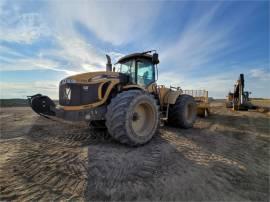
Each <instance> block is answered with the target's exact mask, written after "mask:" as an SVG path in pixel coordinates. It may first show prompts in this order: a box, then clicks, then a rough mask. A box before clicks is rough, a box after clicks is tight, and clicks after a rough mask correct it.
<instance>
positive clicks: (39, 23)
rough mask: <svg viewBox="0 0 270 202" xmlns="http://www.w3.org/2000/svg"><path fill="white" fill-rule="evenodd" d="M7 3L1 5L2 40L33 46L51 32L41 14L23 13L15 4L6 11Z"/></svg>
mask: <svg viewBox="0 0 270 202" xmlns="http://www.w3.org/2000/svg"><path fill="white" fill-rule="evenodd" d="M7 4H8V2H7V1H2V2H1V4H0V40H3V41H8V42H16V43H24V44H31V43H32V42H33V41H35V40H37V39H39V38H40V37H41V36H48V35H49V34H50V31H49V29H48V26H47V25H46V23H45V22H44V21H43V20H42V16H40V14H39V13H35V12H28V13H21V12H20V8H19V7H18V6H15V5H13V4H11V5H10V7H9V9H4V6H5V5H7Z"/></svg>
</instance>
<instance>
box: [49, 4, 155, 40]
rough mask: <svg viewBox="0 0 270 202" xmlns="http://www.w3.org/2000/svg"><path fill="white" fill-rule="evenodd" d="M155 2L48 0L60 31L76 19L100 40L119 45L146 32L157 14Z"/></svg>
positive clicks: (69, 26)
mask: <svg viewBox="0 0 270 202" xmlns="http://www.w3.org/2000/svg"><path fill="white" fill-rule="evenodd" d="M159 5H160V4H156V3H155V2H145V1H144V2H143V1H129V2H125V1H86V0H79V1H75V0H71V1H68V2H65V3H63V2H62V1H50V2H49V6H48V9H49V11H50V15H51V16H52V17H53V18H52V21H53V22H54V23H55V25H56V26H58V27H59V28H60V29H61V30H65V31H66V30H71V29H72V28H73V23H74V22H80V23H82V24H83V25H84V26H86V27H87V28H88V29H89V30H91V31H92V32H93V33H95V34H96V35H97V36H98V37H99V38H100V39H101V40H103V41H106V42H109V43H112V44H114V45H119V44H123V43H127V42H131V41H133V40H135V39H136V38H138V37H140V36H143V35H145V34H147V33H148V32H149V30H150V29H151V26H152V25H153V23H154V22H155V20H156V17H157V16H158V14H159V7H160V6H159Z"/></svg>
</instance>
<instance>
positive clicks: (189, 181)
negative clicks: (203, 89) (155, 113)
mask: <svg viewBox="0 0 270 202" xmlns="http://www.w3.org/2000/svg"><path fill="white" fill-rule="evenodd" d="M0 118H1V119H0V121H1V140H0V201H11V200H15V201H26V200H34V201H37V200H43V201H49V200H50V201H51V200H74V201H78V200H79V201H95V200H113V201H133V200H137V201H148V200H151V201H159V200H160V201H269V197H270V196H269V195H270V194H269V159H270V158H269V156H270V155H269V154H270V153H269V149H270V148H269V147H270V131H269V130H270V116H269V114H263V113H259V112H252V111H249V112H232V111H230V110H228V109H226V108H225V107H224V104H223V103H219V102H214V103H213V104H212V115H211V116H210V117H208V118H205V119H203V118H199V119H198V120H197V122H196V124H195V126H194V128H193V129H188V130H184V129H176V128H171V127H162V128H160V130H159V133H158V134H156V135H155V137H154V138H153V140H152V141H151V142H150V143H149V144H147V145H145V146H142V147H137V148H132V147H127V146H124V145H121V144H119V143H117V142H115V141H113V140H112V139H110V138H108V137H107V136H106V135H105V133H104V132H102V131H90V129H88V128H87V126H86V125H85V124H83V123H81V124H79V125H77V124H74V123H73V124H70V123H66V122H59V121H51V120H48V119H45V118H42V117H39V116H38V115H36V114H34V113H33V112H32V111H31V110H30V108H27V107H18V108H2V109H1V112H0Z"/></svg>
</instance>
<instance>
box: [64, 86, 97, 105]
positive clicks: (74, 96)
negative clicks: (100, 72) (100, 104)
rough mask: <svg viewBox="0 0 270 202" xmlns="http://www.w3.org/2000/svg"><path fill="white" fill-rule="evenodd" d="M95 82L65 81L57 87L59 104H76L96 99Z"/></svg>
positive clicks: (83, 103)
mask: <svg viewBox="0 0 270 202" xmlns="http://www.w3.org/2000/svg"><path fill="white" fill-rule="evenodd" d="M99 85H100V83H97V84H76V83H67V84H63V85H60V87H59V104H60V105H63V106H78V105H86V104H91V103H93V102H97V101H98V87H99Z"/></svg>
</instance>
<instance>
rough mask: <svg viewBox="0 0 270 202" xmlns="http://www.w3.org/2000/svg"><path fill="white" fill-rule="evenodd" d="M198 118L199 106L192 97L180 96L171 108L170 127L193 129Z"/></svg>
mask: <svg viewBox="0 0 270 202" xmlns="http://www.w3.org/2000/svg"><path fill="white" fill-rule="evenodd" d="M196 117H197V104H196V102H195V100H194V98H193V97H192V96H190V95H185V94H184V95H180V96H179V97H178V98H177V100H176V102H175V104H174V105H170V106H169V117H168V118H169V119H168V122H169V124H170V125H173V126H176V127H180V128H192V127H193V124H194V122H195V120H196Z"/></svg>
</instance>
